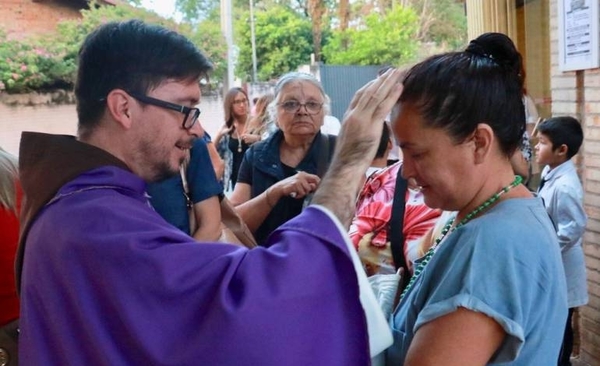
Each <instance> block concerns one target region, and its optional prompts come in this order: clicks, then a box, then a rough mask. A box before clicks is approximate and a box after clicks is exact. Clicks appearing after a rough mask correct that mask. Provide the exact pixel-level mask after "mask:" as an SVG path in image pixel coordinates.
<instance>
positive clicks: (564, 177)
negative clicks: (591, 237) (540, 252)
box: [535, 117, 588, 366]
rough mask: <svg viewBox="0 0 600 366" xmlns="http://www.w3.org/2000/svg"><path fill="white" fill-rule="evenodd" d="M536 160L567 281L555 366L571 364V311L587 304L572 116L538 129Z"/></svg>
mask: <svg viewBox="0 0 600 366" xmlns="http://www.w3.org/2000/svg"><path fill="white" fill-rule="evenodd" d="M538 131H539V134H538V137H539V142H538V144H537V145H536V146H535V150H536V153H537V157H536V160H537V162H538V163H539V164H543V165H545V167H544V169H543V170H542V181H541V183H540V188H539V189H538V194H539V196H540V197H541V198H542V199H543V200H544V205H545V206H546V210H547V211H548V214H549V215H550V218H551V219H552V221H553V223H554V227H555V228H556V233H557V235H558V240H559V243H560V247H561V253H562V261H563V266H564V268H565V275H566V278H567V289H568V301H569V316H568V318H567V324H566V328H565V335H564V338H563V345H562V348H561V352H560V354H559V360H558V365H559V366H561V365H571V363H570V361H569V358H570V356H571V351H572V350H573V329H572V325H571V317H572V315H573V310H574V309H575V308H576V307H578V306H582V305H585V304H586V303H587V302H588V294H587V286H586V274H585V261H584V256H583V249H582V246H581V243H582V237H583V232H584V231H585V224H586V221H587V217H586V215H585V212H584V210H583V202H582V200H583V188H582V186H581V183H580V182H579V177H578V176H577V171H576V169H575V165H574V164H573V162H572V161H571V158H572V157H573V156H574V155H575V154H577V151H579V147H580V146H581V143H582V141H583V131H582V129H581V125H580V124H579V122H578V121H577V120H576V119H575V118H573V117H555V118H550V119H548V120H546V121H545V122H543V123H542V124H540V125H539V126H538Z"/></svg>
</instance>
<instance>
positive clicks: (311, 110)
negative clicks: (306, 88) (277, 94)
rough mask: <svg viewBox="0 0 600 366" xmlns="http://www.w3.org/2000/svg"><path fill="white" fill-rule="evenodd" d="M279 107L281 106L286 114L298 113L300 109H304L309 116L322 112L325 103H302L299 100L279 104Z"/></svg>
mask: <svg viewBox="0 0 600 366" xmlns="http://www.w3.org/2000/svg"><path fill="white" fill-rule="evenodd" d="M279 105H280V106H281V108H283V110H284V111H285V112H286V113H297V112H298V111H299V110H300V108H302V107H304V108H305V109H306V112H308V114H317V113H319V112H320V111H321V108H323V103H317V102H306V103H300V102H299V101H297V100H288V101H287V102H283V103H279Z"/></svg>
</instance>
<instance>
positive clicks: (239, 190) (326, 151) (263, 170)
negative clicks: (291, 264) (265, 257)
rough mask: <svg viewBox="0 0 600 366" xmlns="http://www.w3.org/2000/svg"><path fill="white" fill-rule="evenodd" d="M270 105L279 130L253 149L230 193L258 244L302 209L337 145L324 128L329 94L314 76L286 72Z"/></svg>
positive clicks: (250, 150) (269, 108)
mask: <svg viewBox="0 0 600 366" xmlns="http://www.w3.org/2000/svg"><path fill="white" fill-rule="evenodd" d="M268 110H269V114H270V116H271V118H273V119H274V121H275V122H276V123H277V125H278V126H279V130H277V131H276V132H275V133H274V134H273V135H271V136H270V137H268V138H267V139H265V140H263V141H260V142H257V143H255V144H253V145H252V146H251V147H250V149H248V151H247V152H246V154H245V156H244V161H243V162H242V165H241V167H240V171H239V175H238V181H237V185H236V186H235V189H234V191H233V193H232V195H231V201H232V202H233V204H234V205H236V206H237V210H238V212H239V213H240V215H241V216H242V217H243V218H244V220H245V221H246V223H247V224H248V227H249V228H250V229H251V230H252V231H253V232H254V234H255V237H256V240H257V241H258V243H261V242H263V241H264V240H265V239H266V238H267V236H268V235H269V234H270V233H271V232H272V231H273V230H274V229H276V228H277V227H278V226H279V225H281V224H282V223H284V222H286V221H288V220H289V219H291V218H292V217H294V216H296V215H298V214H299V213H300V212H301V211H302V208H303V206H304V201H305V200H308V199H309V198H310V196H311V194H312V192H314V191H315V189H316V188H317V186H318V185H319V182H320V177H322V176H323V174H324V173H325V171H326V169H327V166H328V164H329V161H330V158H331V155H332V153H333V147H334V144H335V140H334V137H332V136H326V135H321V133H320V128H321V126H322V125H323V118H324V116H325V114H326V113H327V112H328V111H329V99H328V98H327V96H326V95H325V92H324V90H323V87H322V86H321V84H320V83H319V81H317V80H316V79H315V78H314V77H313V76H312V75H310V74H304V73H296V72H294V73H288V74H285V75H284V76H282V77H281V78H280V79H279V81H278V82H277V85H276V86H275V92H274V99H273V101H272V102H271V103H270V104H269V107H268Z"/></svg>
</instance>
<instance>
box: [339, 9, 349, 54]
mask: <svg viewBox="0 0 600 366" xmlns="http://www.w3.org/2000/svg"><path fill="white" fill-rule="evenodd" d="M338 17H339V18H340V33H341V34H342V49H343V50H347V49H348V38H346V30H347V29H348V23H350V0H340V5H339V8H338Z"/></svg>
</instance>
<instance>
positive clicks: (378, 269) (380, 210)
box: [349, 162, 441, 276]
mask: <svg viewBox="0 0 600 366" xmlns="http://www.w3.org/2000/svg"><path fill="white" fill-rule="evenodd" d="M401 166H402V163H401V162H398V163H395V164H393V165H391V166H389V167H387V168H385V169H383V170H381V171H379V172H377V173H375V174H373V175H372V176H370V177H369V178H368V179H367V181H366V182H365V184H364V185H363V188H362V191H361V192H360V195H359V197H358V202H357V205H356V212H355V215H354V218H353V220H352V224H351V225H350V229H349V235H350V239H351V240H352V243H353V244H354V247H355V248H356V249H357V251H358V255H359V257H360V259H361V261H362V263H363V265H364V267H365V270H366V272H367V275H369V276H370V275H373V274H378V273H380V274H389V273H394V272H395V271H396V269H395V265H394V261H393V259H392V252H391V249H390V238H389V237H388V236H389V225H390V224H391V225H393V223H390V222H389V221H390V219H391V214H392V203H393V200H394V191H395V187H396V176H397V175H398V174H399V172H400V167H401ZM440 214H441V211H440V210H438V209H432V208H429V207H427V205H425V203H424V201H423V194H422V193H421V192H419V191H415V190H412V189H408V190H407V193H406V208H405V212H404V227H403V229H402V231H403V233H404V256H405V258H406V260H407V265H408V268H409V270H410V271H412V262H413V261H414V260H416V259H418V258H420V257H422V256H423V255H424V253H425V252H426V251H427V249H428V248H429V246H430V245H431V243H430V242H431V240H430V239H429V236H430V235H431V232H430V231H431V230H430V229H431V228H432V227H433V226H434V225H435V223H436V222H437V220H438V218H439V216H440Z"/></svg>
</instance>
